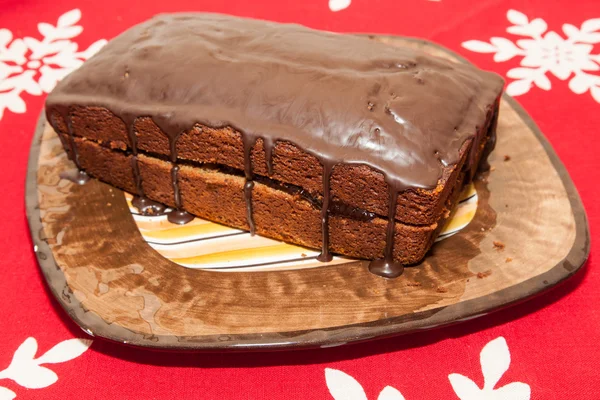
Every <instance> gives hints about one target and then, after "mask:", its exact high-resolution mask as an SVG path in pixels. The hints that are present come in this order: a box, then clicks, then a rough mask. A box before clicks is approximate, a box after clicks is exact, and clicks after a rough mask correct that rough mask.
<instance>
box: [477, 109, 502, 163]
mask: <svg viewBox="0 0 600 400" xmlns="http://www.w3.org/2000/svg"><path fill="white" fill-rule="evenodd" d="M498 114H499V113H498V108H495V109H494V115H493V116H492V121H491V123H490V126H489V128H488V139H487V142H486V143H485V147H484V148H483V153H482V154H481V161H480V162H479V170H480V171H488V170H489V169H490V163H489V161H488V158H489V156H490V154H491V153H492V151H494V149H495V148H496V128H497V126H498Z"/></svg>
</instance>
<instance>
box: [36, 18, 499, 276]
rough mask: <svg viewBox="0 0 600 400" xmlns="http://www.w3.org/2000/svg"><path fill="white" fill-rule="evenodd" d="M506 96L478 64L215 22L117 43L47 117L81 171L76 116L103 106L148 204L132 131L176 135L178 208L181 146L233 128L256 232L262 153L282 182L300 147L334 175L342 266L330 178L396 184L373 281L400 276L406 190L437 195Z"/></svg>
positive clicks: (139, 31)
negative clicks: (398, 232) (277, 155)
mask: <svg viewBox="0 0 600 400" xmlns="http://www.w3.org/2000/svg"><path fill="white" fill-rule="evenodd" d="M502 85H503V81H502V79H501V78H500V77H499V76H497V75H495V74H492V73H488V72H484V71H481V70H478V69H477V68H475V67H473V66H470V65H464V64H454V63H452V62H449V61H445V60H442V59H438V58H434V57H431V56H429V55H426V54H424V53H421V52H418V51H415V50H411V49H406V48H398V47H393V46H390V45H386V44H382V43H378V42H374V41H372V40H369V39H367V38H362V37H357V36H349V35H340V34H334V33H327V32H320V31H315V30H312V29H308V28H305V27H302V26H298V25H282V24H276V23H272V22H264V21H257V20H250V19H241V18H235V17H230V16H225V15H217V14H173V15H160V16H157V17H155V18H153V19H151V20H149V21H147V22H144V23H142V24H140V25H137V26H135V27H133V28H131V29H129V30H128V31H127V32H125V33H123V34H122V35H120V36H118V37H117V38H115V39H114V40H112V41H111V42H110V43H109V44H107V45H106V46H105V47H104V48H103V49H102V50H101V51H100V52H99V53H98V54H97V55H95V56H94V57H92V58H90V59H89V60H88V61H86V63H84V65H83V66H82V67H81V68H80V69H78V70H77V71H75V72H74V73H72V74H71V75H69V76H68V77H66V78H65V79H64V80H63V81H62V82H60V83H59V84H58V85H57V86H56V88H55V89H54V91H53V92H52V93H51V94H50V95H49V96H48V99H47V103H46V104H47V108H46V110H47V115H48V117H49V118H50V117H51V116H52V115H53V114H54V113H58V114H59V115H61V116H62V117H63V119H64V120H65V121H66V124H67V127H68V130H69V132H68V133H69V138H70V140H71V143H70V149H71V155H72V159H73V160H74V161H75V164H76V165H77V166H78V167H79V163H78V156H77V151H76V148H75V143H74V141H73V132H72V128H71V123H70V117H69V110H68V107H69V106H70V105H73V104H77V105H88V106H101V107H105V108H107V109H109V110H111V111H112V112H113V113H114V114H116V115H118V116H119V117H121V118H122V119H123V121H124V122H125V124H126V125H127V127H128V130H129V132H130V133H129V141H130V143H129V145H130V147H131V151H132V154H133V158H132V170H133V173H134V175H135V179H136V187H137V190H138V195H140V196H142V197H143V183H142V182H141V178H140V176H139V171H138V167H137V148H136V147H137V146H136V134H135V132H134V131H133V122H134V120H135V118H137V117H142V116H144V117H146V116H149V117H151V118H152V119H153V120H154V122H155V123H156V124H157V125H158V126H159V127H160V129H161V130H162V131H163V132H164V133H165V134H166V135H167V136H168V138H169V142H170V146H171V154H170V155H171V157H170V159H171V162H172V163H173V171H172V174H171V175H172V181H173V189H174V192H175V203H176V205H177V206H178V207H180V206H181V199H180V196H179V190H178V182H177V175H178V174H177V172H178V167H177V139H178V137H179V136H180V135H181V133H182V132H183V131H185V130H189V129H190V128H191V127H193V126H194V124H196V123H201V124H204V125H207V126H211V127H215V128H218V127H225V126H230V127H232V128H234V129H236V130H237V131H239V132H240V133H241V134H242V137H243V141H244V154H245V157H246V160H245V161H246V162H245V171H244V173H245V177H246V180H247V184H246V185H245V187H244V193H245V196H246V204H247V215H248V224H249V226H250V230H251V231H252V232H254V223H253V221H252V188H253V184H252V182H253V174H252V165H251V161H250V151H251V148H252V146H253V145H254V144H255V142H256V140H257V139H258V138H262V140H263V145H264V147H265V152H266V160H267V166H268V170H269V174H271V173H272V162H271V153H272V148H273V145H274V143H276V142H277V141H278V140H285V141H289V142H292V143H294V144H295V145H297V146H299V147H300V148H302V149H304V150H305V151H307V152H309V153H311V154H313V155H314V156H316V157H317V158H318V159H319V160H320V161H321V163H322V164H323V202H322V212H321V217H322V232H323V249H322V254H321V256H320V259H321V260H329V259H330V258H331V256H330V254H329V248H328V241H329V235H328V214H329V205H330V193H329V177H330V174H331V171H332V169H333V168H334V167H335V165H336V164H338V163H360V164H366V165H369V166H371V167H372V168H374V169H376V170H379V171H381V172H382V173H383V174H384V175H385V179H386V182H387V183H388V185H389V193H390V205H389V210H390V211H389V216H388V218H389V228H388V233H387V239H386V240H387V245H386V250H385V259H384V260H382V261H376V262H374V263H373V264H372V270H373V271H374V272H376V273H380V274H382V275H384V276H395V275H398V274H399V273H400V272H401V269H402V266H400V265H397V263H395V262H394V261H393V233H394V223H395V215H394V211H395V204H396V199H397V197H398V192H400V191H403V190H405V189H408V188H433V187H435V186H436V185H437V182H438V179H439V178H440V176H441V172H442V168H443V166H445V165H450V164H453V163H456V162H457V161H458V159H459V149H460V148H461V146H462V145H463V144H464V143H465V141H468V140H471V149H474V148H477V147H478V146H479V143H480V141H481V140H482V139H483V136H484V134H485V132H484V130H483V129H479V127H478V124H482V123H483V121H485V119H486V113H487V112H488V110H489V106H490V105H492V104H493V103H494V102H495V100H496V98H497V96H498V95H499V93H500V92H501V88H502ZM55 126H56V125H55ZM473 159H474V157H470V158H469V160H473ZM470 167H471V168H474V166H470ZM177 213H178V214H177V215H179V214H181V215H184V213H185V212H183V211H177ZM186 219H187V218H183V217H182V218H179V217H178V221H179V222H182V221H185V220H186ZM399 271H400V272H399Z"/></svg>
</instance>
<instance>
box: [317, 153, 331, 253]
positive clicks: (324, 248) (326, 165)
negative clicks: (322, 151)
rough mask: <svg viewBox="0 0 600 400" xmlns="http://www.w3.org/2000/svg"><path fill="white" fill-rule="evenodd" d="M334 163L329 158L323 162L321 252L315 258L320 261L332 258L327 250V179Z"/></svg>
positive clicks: (328, 192)
mask: <svg viewBox="0 0 600 400" xmlns="http://www.w3.org/2000/svg"><path fill="white" fill-rule="evenodd" d="M333 166H334V163H333V162H331V161H330V160H325V161H324V162H323V205H322V206H321V233H322V236H323V238H322V239H321V246H322V247H321V254H319V256H318V257H317V260H319V261H321V262H329V261H331V259H332V258H333V257H332V256H331V253H330V252H329V200H330V199H331V190H330V188H329V181H330V178H331V170H332V169H333Z"/></svg>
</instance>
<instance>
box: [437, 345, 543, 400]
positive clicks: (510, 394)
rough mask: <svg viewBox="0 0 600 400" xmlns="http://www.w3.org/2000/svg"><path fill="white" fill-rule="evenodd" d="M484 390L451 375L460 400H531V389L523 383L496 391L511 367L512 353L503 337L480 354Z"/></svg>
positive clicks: (464, 377)
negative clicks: (499, 382)
mask: <svg viewBox="0 0 600 400" xmlns="http://www.w3.org/2000/svg"><path fill="white" fill-rule="evenodd" d="M479 358H480V362H481V372H482V373H483V388H482V389H480V388H479V386H477V384H475V382H473V381H472V380H471V379H469V378H467V377H466V376H463V375H460V374H450V375H449V376H448V379H450V384H451V385H452V388H453V389H454V392H455V393H456V395H457V396H458V397H459V398H460V400H529V398H530V396H531V388H530V387H529V385H527V384H525V383H522V382H512V383H509V384H507V385H504V386H502V387H500V388H497V389H494V386H496V384H497V383H498V381H499V380H500V378H501V377H502V375H504V373H505V372H506V371H507V370H508V367H509V366H510V351H509V350H508V345H507V344H506V340H505V339H504V338H503V337H499V338H497V339H494V340H492V341H491V342H489V343H488V344H486V345H485V347H484V348H483V350H481V354H480V357H479Z"/></svg>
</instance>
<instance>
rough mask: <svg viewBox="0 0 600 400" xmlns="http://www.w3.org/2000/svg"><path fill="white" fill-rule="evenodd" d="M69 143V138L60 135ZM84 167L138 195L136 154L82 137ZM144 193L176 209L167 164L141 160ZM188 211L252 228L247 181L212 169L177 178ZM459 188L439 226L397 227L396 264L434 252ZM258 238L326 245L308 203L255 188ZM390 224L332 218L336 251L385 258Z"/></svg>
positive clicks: (184, 170) (191, 169)
mask: <svg viewBox="0 0 600 400" xmlns="http://www.w3.org/2000/svg"><path fill="white" fill-rule="evenodd" d="M61 136H62V139H63V140H66V139H67V138H66V137H65V136H66V135H61ZM76 143H77V148H78V151H79V159H80V163H81V166H82V168H83V169H84V170H85V171H87V172H88V173H89V174H90V175H91V176H93V177H97V178H98V179H100V180H102V181H104V182H107V183H109V184H111V185H113V186H116V187H119V188H121V189H123V190H126V191H129V192H134V191H135V182H134V177H133V173H132V171H131V155H129V154H127V153H125V152H122V151H115V150H111V149H109V148H107V147H105V146H101V145H99V144H97V143H95V142H92V141H90V140H86V139H82V138H77V139H76ZM138 157H139V168H140V173H141V175H142V179H143V185H144V193H145V194H146V196H147V197H148V198H150V199H152V200H154V201H158V202H161V203H164V204H166V205H169V206H171V207H173V206H174V202H173V197H174V196H173V191H172V185H171V168H172V165H171V163H170V162H168V161H164V160H161V159H158V158H155V157H149V156H145V155H139V156H138ZM178 179H179V190H180V192H181V198H182V205H183V208H184V209H185V210H187V211H189V212H190V213H192V214H194V215H197V216H199V217H201V218H204V219H207V220H210V221H214V222H218V223H222V224H224V225H228V226H232V227H236V228H239V229H248V222H247V219H246V204H245V199H244V190H243V188H244V178H243V176H238V175H232V174H227V173H223V172H221V171H219V170H217V169H213V168H202V167H199V166H190V165H182V166H181V167H180V171H179V174H178ZM461 187H462V184H458V185H457V186H456V189H457V190H455V191H453V195H452V196H450V197H449V199H448V201H447V204H445V207H444V211H443V215H442V219H441V221H440V223H439V224H438V223H434V224H431V225H422V226H413V225H408V224H403V223H396V226H395V234H394V259H395V260H396V261H400V262H401V263H403V264H413V263H416V262H418V261H419V260H420V259H421V258H422V257H423V256H424V255H425V253H426V252H427V251H428V250H429V248H430V247H431V245H432V244H433V241H434V240H435V237H436V236H437V232H438V230H439V228H440V227H441V226H442V225H443V221H444V220H445V218H446V217H447V216H448V215H449V211H448V210H450V209H451V208H452V207H453V205H454V203H455V202H456V198H457V197H458V194H459V192H460V188H461ZM252 207H253V212H254V221H255V225H256V233H257V234H259V235H263V236H267V237H270V238H273V239H278V240H283V241H286V242H288V243H294V244H297V245H301V246H306V247H309V248H314V249H319V248H320V246H321V214H320V212H321V211H320V209H319V208H317V207H315V205H314V204H312V203H311V202H310V201H308V200H307V199H305V198H303V197H302V196H301V195H299V194H290V193H288V192H287V191H284V190H277V189H275V188H273V187H271V186H268V185H265V184H262V183H258V182H257V183H256V184H255V187H254V190H253V194H252ZM386 227H387V219H385V218H380V217H374V218H372V219H370V220H361V219H356V218H351V217H348V216H343V215H336V214H332V215H331V216H330V218H329V234H330V236H331V239H330V248H331V251H332V252H334V253H337V254H342V255H346V256H350V257H357V258H364V259H376V258H380V257H383V254H384V248H385V243H386Z"/></svg>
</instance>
